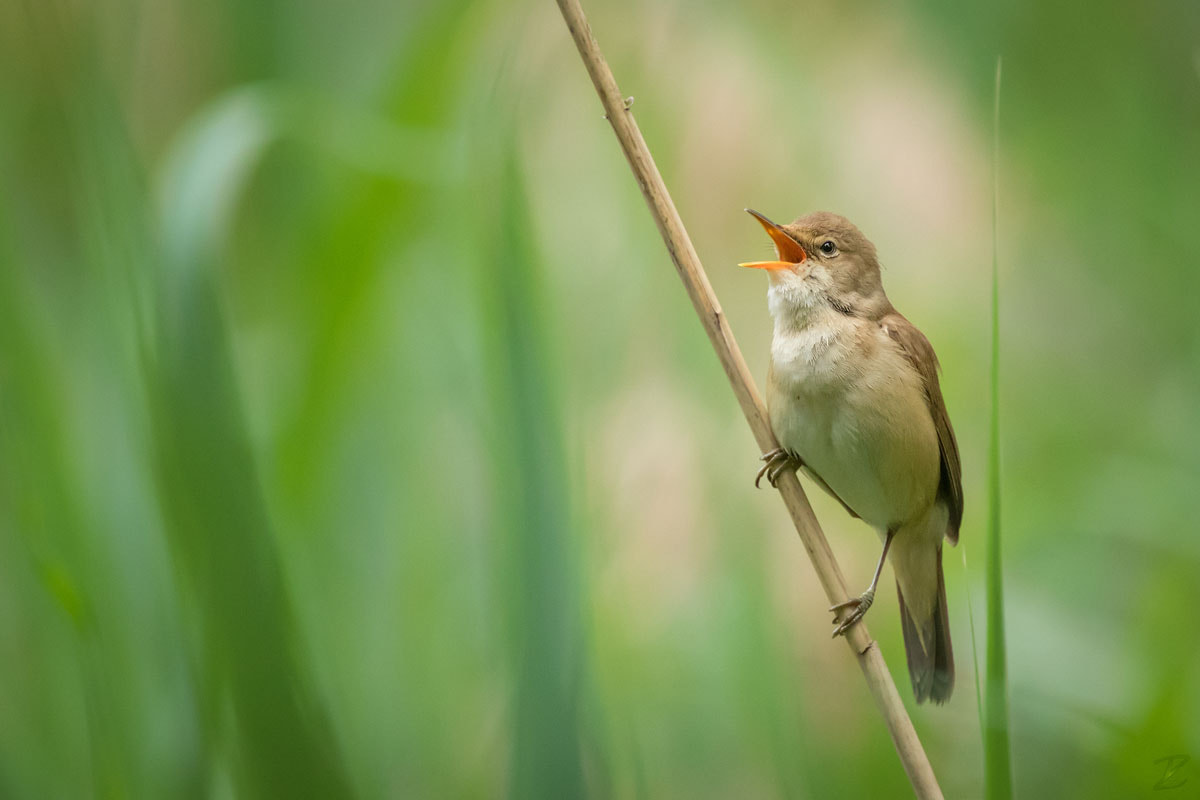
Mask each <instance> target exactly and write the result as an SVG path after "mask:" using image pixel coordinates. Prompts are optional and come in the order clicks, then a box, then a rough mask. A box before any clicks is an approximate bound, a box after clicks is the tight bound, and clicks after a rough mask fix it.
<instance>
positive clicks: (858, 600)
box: [829, 588, 875, 637]
mask: <svg viewBox="0 0 1200 800" xmlns="http://www.w3.org/2000/svg"><path fill="white" fill-rule="evenodd" d="M874 602H875V590H874V589H873V588H872V589H867V590H866V591H865V592H863V593H862V594H860V595H859V596H858V597H852V598H850V599H849V600H846V601H845V602H842V603H838V604H836V605H832V606H830V607H829V610H830V611H832V612H833V624H834V625H837V627H836V628H834V629H833V635H834V637H837V636H841V635H842V634H844V633H845V632H846V631H848V630H850V626H851V625H853V624H854V623H856V622H858V621H859V620H860V619H862V618H863V616H865V615H866V613H867V610H868V609H870V608H871V604H872V603H874ZM845 609H850V614H849V615H848V616H847V617H846V618H845V619H844V620H841V621H840V623H839V621H838V615H839V613H840V612H841V611H843V610H845Z"/></svg>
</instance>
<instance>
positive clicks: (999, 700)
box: [983, 57, 1012, 800]
mask: <svg viewBox="0 0 1200 800" xmlns="http://www.w3.org/2000/svg"><path fill="white" fill-rule="evenodd" d="M1000 67H1001V59H1000V58H999V57H997V58H996V94H995V104H994V108H993V117H992V129H993V137H994V138H993V141H992V397H991V401H992V402H991V426H990V427H991V435H990V437H989V442H988V572H987V593H988V630H987V703H986V707H985V711H986V715H985V726H984V737H983V740H984V772H985V776H986V780H987V797H988V798H989V800H997V799H998V798H1010V797H1012V755H1011V752H1010V749H1011V748H1010V744H1009V736H1008V667H1007V657H1006V655H1005V644H1004V578H1003V573H1002V565H1001V563H1000V268H999V265H1000V255H999V245H998V239H999V230H1000V226H999V206H1000Z"/></svg>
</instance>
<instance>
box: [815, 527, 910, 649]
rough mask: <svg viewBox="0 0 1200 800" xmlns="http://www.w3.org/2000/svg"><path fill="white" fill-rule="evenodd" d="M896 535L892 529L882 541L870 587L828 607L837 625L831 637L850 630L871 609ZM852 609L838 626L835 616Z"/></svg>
mask: <svg viewBox="0 0 1200 800" xmlns="http://www.w3.org/2000/svg"><path fill="white" fill-rule="evenodd" d="M895 535H896V529H895V528H893V529H892V530H889V531H888V532H887V538H885V539H884V540H883V552H882V553H880V554H879V563H878V564H876V565H875V577H873V578H871V585H870V586H868V587H867V590H866V591H865V592H863V593H862V594H861V595H859V596H858V597H853V598H851V599H849V600H847V601H845V602H844V603H838V604H837V605H833V606H830V607H829V610H830V611H832V612H833V624H834V625H837V628H835V629H834V631H833V635H834V636H838V635H839V634H843V633H845V632H846V631H848V630H849V629H850V626H851V625H853V624H854V623H856V622H858V621H859V620H860V619H862V618H863V616H864V615H865V614H866V613H867V609H869V608H870V607H871V603H873V602H875V587H876V586H878V585H879V575H880V574H881V573H882V572H883V562H884V561H886V560H887V554H888V548H889V547H891V546H892V537H893V536H895ZM847 608H849V609H852V611H851V612H850V616H848V617H846V619H845V620H843V621H842V622H841V624H838V619H837V615H838V612H839V611H842V610H843V609H847Z"/></svg>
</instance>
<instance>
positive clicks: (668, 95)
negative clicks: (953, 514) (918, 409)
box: [0, 0, 1200, 798]
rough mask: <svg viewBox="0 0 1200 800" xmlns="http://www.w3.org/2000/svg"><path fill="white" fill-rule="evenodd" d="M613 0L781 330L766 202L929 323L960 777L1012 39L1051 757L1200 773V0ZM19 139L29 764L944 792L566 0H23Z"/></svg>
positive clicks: (862, 553)
mask: <svg viewBox="0 0 1200 800" xmlns="http://www.w3.org/2000/svg"><path fill="white" fill-rule="evenodd" d="M587 10H588V11H589V13H590V15H591V19H592V24H593V28H594V30H595V33H596V35H597V37H598V38H599V41H600V43H601V45H602V46H603V47H604V49H605V52H606V55H607V56H608V58H609V61H610V62H611V64H612V66H613V68H614V71H615V72H616V75H617V79H618V81H619V82H620V84H621V87H622V89H623V90H624V91H625V92H626V93H627V94H632V95H633V96H634V97H635V98H636V101H635V104H634V106H633V110H634V112H635V113H636V114H637V117H638V119H639V121H640V123H641V125H642V127H643V131H644V133H645V135H646V139H647V141H648V142H649V144H650V147H651V149H652V150H653V152H654V153H655V155H656V157H657V159H658V163H659V166H660V168H661V169H662V172H663V173H664V176H665V178H666V180H667V183H668V185H669V186H670V188H671V190H672V192H673V194H674V197H675V200H676V203H677V204H678V206H679V208H680V211H681V213H682V215H683V218H684V220H685V222H686V223H687V224H688V225H689V228H690V231H691V234H692V236H693V238H694V240H695V243H696V247H697V250H698V251H699V253H700V255H701V257H702V258H703V259H704V261H705V264H706V266H707V268H708V270H709V273H710V275H711V278H712V282H713V284H714V286H715V288H716V291H717V293H718V295H719V297H720V298H721V300H722V303H723V305H724V306H725V309H726V311H727V313H728V315H729V318H730V320H731V321H732V324H733V327H734V330H735V331H736V332H737V334H738V335H739V337H740V342H741V345H742V348H743V350H744V351H745V353H746V355H747V358H748V359H749V360H750V363H751V366H752V368H753V369H754V371H755V374H757V375H759V376H762V375H764V374H765V370H766V350H767V344H768V341H769V336H770V324H769V318H768V315H767V312H766V308H765V301H764V289H765V287H764V281H763V277H762V275H759V274H749V273H748V272H747V271H745V270H738V269H737V268H736V267H735V266H734V264H735V262H737V261H741V260H747V259H751V258H755V257H766V253H768V252H769V246H768V242H767V240H766V237H764V236H763V235H762V231H761V230H760V229H759V227H758V226H757V225H756V224H755V223H754V222H753V220H751V219H750V218H749V217H747V216H746V215H745V214H743V213H742V211H741V209H742V208H743V207H745V206H751V207H754V208H757V209H759V210H761V211H763V212H764V213H767V214H768V215H770V216H772V217H775V218H780V219H790V218H791V217H793V216H796V215H798V214H800V213H803V212H807V211H809V210H814V209H818V208H825V209H829V210H834V211H838V212H840V213H843V214H845V215H847V216H848V217H850V218H851V219H853V220H855V221H856V222H857V223H858V224H859V225H860V227H862V228H863V230H864V231H865V232H866V233H867V235H868V236H870V237H871V238H872V239H873V240H874V241H875V243H876V244H877V246H878V248H879V251H880V253H881V255H882V258H883V261H884V265H885V275H884V280H885V284H886V286H887V288H888V291H889V294H890V296H891V298H892V300H893V301H894V302H895V303H896V305H897V306H898V307H899V308H900V309H901V310H903V311H904V313H905V314H907V315H908V316H909V317H910V318H911V319H912V320H913V321H914V322H915V323H916V324H917V325H918V326H920V327H921V328H922V329H923V330H924V331H925V332H926V333H927V334H928V335H929V337H930V339H931V340H932V341H933V343H934V345H935V347H936V348H937V350H938V353H939V355H940V357H941V361H942V364H943V367H944V380H943V387H944V390H945V394H946V399H947V403H948V406H949V409H950V412H951V415H952V417H953V419H954V421H955V425H956V428H957V431H958V436H959V442H960V444H961V447H962V451H963V463H964V478H965V489H966V518H965V521H964V529H963V534H962V546H961V547H960V548H959V549H958V550H953V551H949V552H948V554H947V555H948V557H947V560H946V565H947V585H948V593H949V597H950V604H951V619H952V627H953V631H954V640H955V644H956V650H957V654H958V659H957V660H958V665H959V681H958V688H957V692H956V694H955V697H954V699H953V701H952V702H951V703H950V704H949V705H948V706H945V707H941V708H929V707H921V708H916V707H913V709H912V710H913V716H914V722H915V724H916V726H917V729H918V731H919V733H920V735H921V737H922V739H923V741H924V743H925V745H926V747H927V749H928V752H929V755H930V758H931V760H932V762H933V765H934V768H935V770H936V771H937V773H938V775H939V778H940V780H941V782H942V786H943V789H944V790H945V792H946V796H947V797H955V798H958V797H977V796H980V794H981V792H982V763H981V744H980V729H979V718H978V714H977V709H976V699H975V689H976V676H975V675H974V674H973V669H972V660H973V659H972V644H971V641H972V640H971V627H970V624H969V621H968V620H969V617H968V599H969V598H973V599H974V602H973V604H972V607H973V610H974V617H975V620H976V626H977V630H976V635H977V638H978V641H979V642H980V643H981V644H982V641H983V638H982V635H983V631H982V629H981V627H980V626H981V624H982V620H983V619H984V613H983V612H984V608H983V604H982V603H983V584H982V578H983V574H984V572H983V566H984V565H983V563H982V561H981V557H982V555H983V553H984V552H985V551H984V548H983V527H984V520H985V505H984V496H985V491H984V487H985V485H986V483H985V475H984V472H985V469H986V447H987V445H986V442H987V419H988V416H987V386H988V382H987V381H988V377H987V376H988V366H987V358H988V355H987V354H988V309H989V286H990V278H989V275H990V264H991V235H992V234H991V206H990V203H991V174H990V164H991V100H992V73H993V69H994V63H995V57H996V55H997V54H998V53H1003V55H1004V58H1005V86H1004V95H1003V98H1002V106H1003V111H1002V117H1003V119H1002V124H1001V135H1002V141H1003V144H1002V150H1001V174H1000V182H1001V205H1000V230H999V236H1000V257H1001V283H1002V287H1003V297H1002V319H1001V323H1002V331H1003V334H1002V335H1003V338H1002V353H1003V363H1002V375H1003V383H1002V386H1001V397H1002V404H1003V405H1002V425H1003V430H1002V436H1003V465H1004V472H1003V480H1004V495H1003V499H1004V512H1003V513H1004V524H1005V529H1004V534H1005V543H1004V548H1005V565H1004V566H1005V574H1006V590H1007V612H1008V646H1009V669H1010V679H1011V684H1010V691H1011V703H1012V709H1011V716H1012V736H1013V760H1014V771H1015V786H1016V791H1017V795H1018V796H1020V797H1039V798H1040V797H1047V798H1063V797H1087V798H1095V797H1140V796H1147V797H1150V796H1180V795H1184V794H1187V793H1188V792H1191V793H1193V794H1194V793H1195V792H1197V791H1200V625H1198V624H1197V618H1198V614H1197V608H1200V580H1198V578H1200V536H1198V534H1197V529H1196V521H1195V498H1196V495H1197V491H1198V489H1200V5H1197V4H1196V3H1195V2H1194V1H1192V0H1176V1H1175V2H1172V1H1171V0H1161V1H1157V2H1156V1H1155V0H1151V2H1147V3H1139V4H1133V3H1127V2H1119V0H1099V1H1098V2H1094V3H1090V4H1087V5H1080V4H1056V3H1040V2H1036V0H1021V1H1020V2H1010V3H1001V4H996V3H993V4H963V3H953V2H946V0H925V1H924V2H908V3H900V4H890V3H872V2H852V3H836V2H824V3H807V4H803V5H802V6H799V7H797V6H795V5H794V4H790V3H783V2H775V3H770V2H749V3H737V4H734V3H729V4H718V3H711V2H706V3H684V2H679V1H678V0H674V1H673V2H661V3H654V4H640V3H634V2H629V0H604V1H601V0H597V2H592V3H589V4H587ZM0 186H2V188H3V191H2V193H0V796H3V797H5V798H7V797H13V798H75V797H98V798H143V797H145V798H165V797H171V798H176V797H179V798H189V797H194V798H208V797H268V796H270V797H299V796H314V797H339V796H358V797H494V796H512V797H538V796H541V797H553V798H560V797H572V796H580V795H587V796H590V797H622V798H636V797H653V798H658V797H785V796H786V797H808V798H830V797H867V796H871V797H902V796H906V795H907V792H908V791H909V790H908V788H907V783H906V781H905V778H904V774H903V772H902V770H901V768H900V765H899V762H898V761H897V759H896V757H895V753H894V751H893V749H892V745H891V742H890V740H889V739H888V737H887V735H886V732H885V731H884V729H883V727H882V725H881V724H880V721H879V719H878V717H877V714H876V712H875V710H874V707H873V705H872V702H871V700H870V697H869V695H868V693H867V691H866V688H865V685H864V683H863V681H862V678H861V676H860V674H859V672H858V669H857V667H856V666H855V664H854V661H853V660H852V659H851V657H850V655H849V653H848V652H847V650H846V648H845V646H844V645H843V644H842V643H840V642H832V641H830V639H829V615H828V614H827V613H826V612H825V606H826V605H827V603H826V601H825V599H824V597H823V595H822V593H821V591H820V589H819V586H818V585H817V582H816V579H815V577H814V575H813V573H812V569H811V567H810V566H809V564H808V561H807V559H806V557H805V554H804V552H803V548H802V547H801V545H800V543H799V540H798V539H797V537H796V535H795V533H794V532H793V531H792V530H791V528H790V524H789V522H788V519H787V517H786V515H785V513H784V511H783V508H782V506H781V504H780V503H779V501H778V500H777V499H776V498H775V497H774V496H773V494H772V493H771V492H756V491H754V489H753V487H752V482H751V478H752V475H753V471H754V468H755V464H756V458H757V455H758V454H757V452H756V450H755V448H754V445H753V441H752V439H751V437H750V436H749V434H748V431H747V430H746V428H745V424H744V422H743V420H742V419H741V418H740V415H739V412H738V410H737V406H736V404H735V402H734V400H733V396H732V394H731V393H730V391H729V389H728V387H727V385H726V383H725V378H724V376H723V374H722V373H721V370H720V368H719V367H718V365H717V362H716V360H715V358H714V357H713V355H712V354H711V352H710V350H709V345H708V343H707V341H706V339H705V337H704V335H703V333H702V330H701V328H700V326H699V325H698V324H697V321H696V319H695V318H694V315H693V312H692V309H691V307H690V305H689V304H688V301H687V299H686V297H685V295H684V292H683V291H682V289H681V287H680V285H679V281H678V279H677V278H676V277H675V275H674V274H673V269H672V268H671V265H670V262H669V261H668V259H667V256H666V252H665V250H664V248H663V246H662V244H661V242H660V241H659V239H658V234H657V232H656V230H655V227H654V225H653V223H652V221H651V219H650V217H649V215H648V214H647V213H646V209H645V207H644V204H643V202H642V200H641V198H640V196H639V194H638V191H637V187H636V185H635V183H634V182H633V180H632V179H631V176H630V174H629V172H628V169H627V167H626V165H625V163H624V160H623V158H622V156H621V154H620V151H619V149H618V147H617V144H616V141H615V140H614V139H613V137H612V134H611V132H610V130H609V129H608V126H607V124H606V123H605V122H604V120H603V119H602V118H601V109H600V106H599V103H598V101H597V99H596V97H595V95H594V93H593V91H592V88H591V85H590V83H589V81H588V79H587V77H586V74H585V72H584V70H583V67H582V65H581V64H580V63H579V60H578V56H577V55H576V53H575V50H574V48H573V46H572V44H571V41H570V39H569V37H568V35H567V33H566V30H565V27H564V26H563V23H562V21H561V19H560V18H559V16H558V12H557V9H556V8H555V6H554V5H553V4H552V3H550V2H549V0H545V1H544V2H536V3H535V2H474V3H463V2H459V1H458V0H449V1H448V2H447V1H445V0H444V1H443V2H402V3H399V4H397V3H390V2H381V1H380V0H353V2H340V3H334V2H328V1H326V2H313V1H312V0H307V1H306V0H301V2H293V3H284V2H280V1H279V0H218V1H217V2H214V3H189V2H180V1H179V0H90V1H88V0H13V2H7V3H4V4H3V5H2V6H0ZM810 494H811V496H812V500H813V503H814V506H815V507H816V510H817V513H818V516H819V517H820V518H821V519H822V520H823V522H824V523H825V527H826V530H827V532H828V534H829V536H830V539H831V541H832V542H833V545H834V549H835V552H837V554H838V556H839V558H840V559H841V560H842V565H843V568H844V570H845V572H846V574H847V576H848V580H849V582H850V583H851V585H852V586H857V585H858V584H863V585H865V584H866V582H867V580H868V578H869V576H870V571H871V568H872V566H873V564H874V559H875V557H876V554H877V546H878V544H877V540H876V538H875V536H874V535H872V534H871V533H870V532H869V531H868V530H867V529H866V528H865V527H864V526H863V525H862V524H861V523H859V522H857V521H854V520H851V519H849V518H847V516H846V514H845V513H844V512H843V511H842V510H841V509H840V508H839V507H838V506H837V505H836V504H835V503H834V502H832V501H830V500H829V499H828V498H826V497H825V496H823V495H820V494H819V493H817V492H810ZM964 555H965V558H964ZM889 572H890V571H889ZM885 582H886V584H887V589H886V591H883V592H882V593H881V595H880V597H881V602H879V603H878V604H877V605H876V607H875V609H874V610H873V611H872V612H871V617H870V619H871V630H872V632H873V634H874V635H875V636H876V637H877V638H878V639H879V640H880V642H881V645H882V647H883V651H884V653H885V656H886V657H887V659H888V661H889V664H890V665H891V668H892V670H893V674H894V675H895V676H896V680H897V684H898V685H899V688H900V692H901V694H902V696H903V697H904V698H905V701H906V702H907V703H910V705H911V692H910V690H909V687H908V681H907V677H906V675H905V673H904V660H903V657H902V644H901V637H900V625H899V622H898V619H897V610H896V603H895V600H894V594H893V593H892V592H891V589H890V584H891V577H890V574H888V575H887V576H886V577H885ZM980 660H982V653H981V654H980ZM1171 756H1181V757H1184V756H1186V757H1188V758H1190V759H1191V760H1190V761H1189V762H1187V763H1186V764H1184V765H1183V766H1182V767H1181V768H1180V769H1179V771H1178V772H1177V774H1176V775H1175V776H1174V777H1173V778H1172V779H1170V780H1169V781H1167V783H1168V784H1177V783H1178V782H1179V781H1180V780H1181V779H1182V780H1185V781H1186V783H1185V784H1184V785H1183V786H1181V787H1180V788H1177V789H1173V790H1171V791H1169V792H1161V791H1157V790H1155V788H1154V787H1155V784H1156V783H1157V782H1160V781H1161V780H1162V779H1163V775H1164V772H1165V770H1166V767H1167V766H1169V764H1167V763H1165V762H1160V759H1165V758H1168V757H1171ZM1156 762H1159V763H1156ZM1174 763H1176V764H1178V763H1179V762H1178V761H1176V762H1174Z"/></svg>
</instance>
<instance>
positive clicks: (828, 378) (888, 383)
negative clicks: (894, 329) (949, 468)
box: [767, 311, 940, 528]
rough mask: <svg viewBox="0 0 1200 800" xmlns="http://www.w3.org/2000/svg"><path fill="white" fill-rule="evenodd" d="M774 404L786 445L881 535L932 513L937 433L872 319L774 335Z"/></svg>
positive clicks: (912, 381)
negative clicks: (886, 530) (887, 529)
mask: <svg viewBox="0 0 1200 800" xmlns="http://www.w3.org/2000/svg"><path fill="white" fill-rule="evenodd" d="M771 372H772V376H771V377H772V379H771V380H770V381H769V382H768V383H769V385H768V392H767V404H768V409H769V411H770V417H771V425H772V427H773V428H774V430H775V435H776V437H777V438H778V439H779V441H780V443H781V444H782V445H783V446H784V447H788V448H790V449H792V450H795V451H796V452H797V453H799V454H800V457H801V458H802V459H803V460H804V462H805V464H806V465H807V466H808V467H809V468H811V469H812V470H813V471H814V472H816V473H817V474H818V475H820V476H821V478H822V479H823V480H824V481H825V482H826V483H827V484H829V487H830V488H831V489H832V490H833V491H834V492H835V493H836V494H837V495H838V496H839V497H840V498H841V499H842V500H843V501H844V502H845V503H846V504H847V505H849V506H850V507H851V508H852V509H854V511H855V513H857V514H858V515H859V516H860V517H862V518H863V519H864V520H866V521H867V522H869V523H870V524H872V525H874V526H876V527H878V528H887V527H889V526H891V525H894V524H897V523H903V522H906V521H909V520H911V519H913V518H915V517H917V516H919V515H921V514H923V513H924V512H925V510H926V509H927V508H928V507H929V505H930V504H931V503H932V502H933V499H934V496H935V495H936V492H937V483H938V476H939V472H938V469H939V463H940V462H939V457H940V456H939V451H938V441H937V434H936V431H935V430H934V427H933V420H932V418H931V416H930V413H929V408H928V405H927V402H926V399H925V390H924V386H923V385H922V383H921V378H920V376H919V375H918V374H917V372H916V370H914V369H913V368H912V366H911V365H910V364H909V363H908V361H907V360H906V359H905V358H904V356H903V354H901V353H900V352H899V350H898V349H897V346H896V345H895V343H894V342H892V341H891V340H890V339H889V338H888V337H887V336H886V334H884V333H883V331H882V330H881V329H880V328H879V326H878V325H876V324H875V323H873V322H870V321H867V320H861V319H857V318H854V317H847V316H844V315H841V314H838V313H837V312H833V311H831V312H830V313H829V315H827V316H822V317H820V318H818V319H815V320H812V324H809V325H807V326H806V327H805V328H803V329H802V330H793V331H779V330H777V331H776V335H775V339H774V341H773V342H772V344H771Z"/></svg>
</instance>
